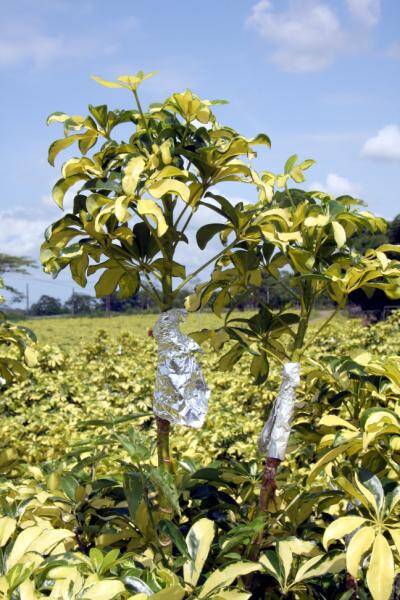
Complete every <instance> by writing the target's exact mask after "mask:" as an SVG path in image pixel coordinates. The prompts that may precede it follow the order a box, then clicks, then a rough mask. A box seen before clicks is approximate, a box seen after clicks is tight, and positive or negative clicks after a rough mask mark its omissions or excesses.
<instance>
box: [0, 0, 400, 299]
mask: <svg viewBox="0 0 400 600" xmlns="http://www.w3.org/2000/svg"><path fill="white" fill-rule="evenodd" d="M1 7H2V19H1V22H0V76H1V82H2V85H1V87H2V95H1V105H2V111H1V114H2V118H1V120H0V127H1V139H2V145H1V166H2V168H1V173H2V184H3V193H2V195H1V197H0V213H1V214H0V217H1V221H0V252H8V253H12V254H19V255H27V256H31V257H34V258H36V257H37V253H38V247H39V245H40V241H41V239H42V232H43V230H44V229H45V227H46V226H47V225H48V224H49V223H50V222H51V221H52V220H54V219H55V218H57V217H58V214H59V210H58V209H57V208H56V207H54V206H53V204H52V200H51V197H50V191H51V187H52V185H53V184H54V182H55V181H56V179H57V174H58V169H59V166H60V161H58V163H57V168H56V169H54V168H52V167H50V166H49V165H48V163H47V158H46V157H47V147H48V145H49V144H50V142H51V141H52V140H53V139H54V138H56V137H58V136H59V135H60V134H61V132H60V131H58V130H57V128H56V127H54V126H53V127H47V126H46V125H45V119H46V117H47V115H48V114H49V113H51V112H53V111H56V110H60V111H65V112H67V113H69V114H81V113H84V112H85V110H86V107H87V104H89V103H92V104H96V103H98V104H100V103H107V104H108V105H109V106H111V107H114V106H115V107H117V106H120V107H121V106H123V105H124V103H125V102H126V103H128V102H130V97H129V96H127V95H125V93H124V92H123V91H120V90H108V89H105V88H102V87H100V86H98V85H97V84H96V83H94V82H93V81H92V80H91V79H90V75H91V74H98V75H101V76H103V77H105V78H114V77H116V76H118V75H121V74H128V73H134V72H136V71H137V70H139V69H143V70H145V71H148V70H158V72H159V74H158V76H157V77H155V78H154V79H152V80H149V81H148V82H146V84H145V85H144V86H143V92H142V97H143V102H144V103H146V102H154V101H159V100H162V99H164V98H165V97H166V96H168V95H169V94H170V93H171V92H173V91H181V90H183V89H185V88H186V87H190V88H191V89H193V90H194V91H195V92H196V93H198V94H199V95H200V96H203V97H206V98H226V99H228V100H229V101H230V104H229V105H227V106H224V107H221V108H220V109H219V117H220V120H221V121H223V122H224V123H226V124H231V125H232V126H233V127H235V128H236V129H238V130H240V131H241V132H243V133H244V134H245V135H249V136H250V135H253V134H255V133H257V132H259V131H265V132H266V133H268V134H269V135H270V137H271V138H272V149H271V150H268V151H262V153H261V155H260V156H259V159H258V165H259V166H260V167H262V168H267V169H270V170H276V171H279V170H281V168H282V165H283V163H284V161H285V160H286V158H287V157H288V156H289V155H291V154H293V153H297V154H298V155H299V156H300V157H301V158H315V159H316V160H317V165H316V166H315V167H314V168H313V169H312V170H311V171H308V177H309V180H308V182H307V185H308V186H311V187H313V188H315V187H317V186H318V187H320V188H321V189H324V190H326V191H327V192H329V193H331V194H333V195H340V194H343V193H351V194H354V195H357V196H359V197H362V198H363V199H365V200H366V202H367V203H368V205H369V207H370V208H371V209H372V210H374V211H376V212H378V213H379V214H381V215H383V216H385V217H388V218H391V217H393V216H394V215H396V214H397V213H399V212H400V196H399V192H398V174H399V167H400V115H399V108H400V103H399V92H400V77H399V75H400V2H399V0H261V1H259V2H255V1H254V0H218V1H215V0H202V2H194V1H193V0H186V1H185V2H183V1H180V0H170V1H169V2H164V1H161V0H152V1H149V0H118V2H114V3H110V2H108V1H105V0H80V1H78V0H40V2H38V1H35V0H2V2H1ZM229 193H230V194H232V195H233V196H236V197H243V194H245V193H246V191H245V190H244V189H243V186H242V187H241V188H240V189H237V190H234V189H231V190H229ZM198 220H201V217H200V216H199V219H198ZM196 260H197V259H193V261H194V264H195V263H196ZM25 282H26V280H25V279H22V278H18V277H16V278H14V279H13V283H14V284H15V285H16V286H17V287H20V288H21V289H23V288H24V287H25ZM29 284H30V292H31V299H33V300H35V299H36V298H37V297H38V295H40V294H41V293H50V294H52V295H55V296H59V297H62V298H65V297H66V296H67V295H69V294H70V292H71V289H72V286H73V284H72V283H71V280H70V279H69V277H68V275H67V274H65V275H64V274H63V275H62V277H61V278H60V280H59V281H56V282H52V281H51V280H49V279H48V278H47V276H46V275H44V274H42V273H41V271H40V269H37V270H36V271H35V273H34V275H33V277H32V278H30V279H29ZM75 287H76V286H75ZM90 289H91V288H90Z"/></svg>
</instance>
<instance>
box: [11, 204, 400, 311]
mask: <svg viewBox="0 0 400 600" xmlns="http://www.w3.org/2000/svg"><path fill="white" fill-rule="evenodd" d="M386 243H390V244H399V243H400V214H399V215H397V216H396V217H395V218H394V219H393V220H392V221H389V224H388V229H387V231H386V232H385V233H378V234H372V233H370V232H367V231H365V232H363V233H362V234H361V235H359V236H357V237H356V239H355V240H354V242H353V245H354V248H355V249H356V250H357V251H360V252H365V250H367V249H375V248H377V247H378V246H380V245H382V244H386ZM35 266H36V265H35V263H34V261H33V260H31V259H29V258H26V257H18V256H12V255H9V254H4V253H0V276H1V275H5V276H7V274H12V273H19V274H22V275H28V274H29V271H28V269H32V268H34V267H35ZM289 280H290V275H289V273H288V274H286V275H283V276H281V277H280V279H279V280H276V279H274V278H273V277H271V276H266V277H264V279H263V281H262V284H261V286H259V287H258V288H257V289H253V290H252V293H251V294H247V295H245V296H243V297H242V298H239V299H238V302H237V306H236V308H237V309H239V310H245V309H251V308H256V307H257V306H258V305H259V304H262V303H268V304H269V305H270V306H272V307H273V308H277V309H279V308H282V307H283V306H285V305H290V304H293V298H292V296H291V294H290V291H289V290H288V284H289ZM5 289H6V290H7V291H8V292H9V293H10V294H11V297H12V300H13V301H14V302H17V303H18V302H19V303H20V302H22V301H23V300H24V298H25V295H24V294H23V293H22V292H20V291H19V290H17V289H15V288H14V287H13V286H10V285H7V284H6V285H5ZM186 295H187V291H186V292H182V294H180V295H179V296H178V298H177V299H176V301H175V304H176V306H183V303H184V299H185V297H186ZM399 305H400V302H399V301H398V300H389V299H388V298H387V297H386V296H385V294H384V293H383V292H382V291H380V290H375V292H374V293H373V294H372V295H371V296H369V297H368V296H366V295H365V294H364V292H362V291H361V290H358V291H356V292H354V293H352V294H351V296H350V310H352V311H353V312H355V313H357V312H361V313H363V312H372V313H374V314H375V317H376V318H380V317H381V316H382V314H383V313H384V310H385V307H386V308H387V307H388V306H389V307H391V306H392V307H395V306H399ZM326 307H327V306H326V300H324V301H322V302H321V303H320V306H319V308H326ZM15 312H17V313H19V314H21V313H25V314H29V315H32V316H54V315H64V314H65V315H83V314H99V315H101V314H103V313H107V312H113V313H136V312H156V306H155V303H154V301H153V300H152V298H151V297H150V296H149V295H148V294H146V292H144V291H142V290H141V291H139V292H138V293H137V294H136V295H135V296H133V297H132V298H128V299H120V298H119V297H118V295H117V294H111V295H109V296H106V297H103V298H100V299H97V298H95V297H93V296H91V295H90V294H83V293H77V292H74V293H72V294H71V296H70V297H69V298H68V299H67V300H65V301H64V302H63V301H61V300H60V299H59V298H56V297H54V296H51V295H48V294H43V295H41V296H40V298H39V299H38V300H37V301H36V302H35V303H33V304H32V305H31V306H30V308H29V311H27V310H26V309H25V310H22V309H17V310H16V311H15Z"/></svg>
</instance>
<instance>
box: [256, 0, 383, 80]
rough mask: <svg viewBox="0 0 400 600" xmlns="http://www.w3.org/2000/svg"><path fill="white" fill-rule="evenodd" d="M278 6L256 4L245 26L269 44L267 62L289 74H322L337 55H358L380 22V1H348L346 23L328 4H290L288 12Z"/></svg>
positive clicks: (265, 1) (266, 1)
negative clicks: (373, 28) (370, 31)
mask: <svg viewBox="0 0 400 600" xmlns="http://www.w3.org/2000/svg"><path fill="white" fill-rule="evenodd" d="M280 6H281V4H280V3H279V2H278V1H277V0H275V1H274V0H259V2H257V4H255V5H254V6H253V8H252V11H251V14H250V16H249V17H248V19H247V25H248V26H250V27H252V28H253V29H255V30H256V31H257V32H258V33H259V34H260V36H261V37H263V38H264V39H265V40H266V42H267V43H268V44H269V46H270V48H269V59H270V61H271V62H273V63H275V64H276V65H277V66H278V67H280V68H281V69H283V70H284V71H288V72H292V73H307V72H315V71H321V70H323V69H326V68H327V67H329V66H330V65H332V64H333V63H334V61H335V60H336V59H337V58H338V57H339V56H340V55H345V54H348V53H349V52H350V53H351V52H356V51H360V49H362V48H364V47H365V45H366V43H367V42H368V38H369V30H370V29H371V28H372V27H373V26H375V25H376V24H377V23H378V21H379V18H380V0H347V8H348V14H350V15H351V17H352V20H350V22H349V23H348V22H347V21H349V19H347V20H346V21H345V22H344V23H343V22H342V21H341V20H340V18H339V16H338V13H337V12H336V10H335V3H334V2H328V1H327V0H289V4H288V7H287V8H283V9H282V8H279V7H280ZM348 14H347V16H348Z"/></svg>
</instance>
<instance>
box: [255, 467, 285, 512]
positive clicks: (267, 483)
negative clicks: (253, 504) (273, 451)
mask: <svg viewBox="0 0 400 600" xmlns="http://www.w3.org/2000/svg"><path fill="white" fill-rule="evenodd" d="M280 462H281V461H280V460H279V458H270V457H268V458H267V459H266V461H265V464H264V471H263V475H262V483H261V490H260V500H259V508H260V511H261V512H267V511H268V505H269V503H270V502H271V501H272V502H274V503H275V492H276V471H277V469H278V466H279V464H280Z"/></svg>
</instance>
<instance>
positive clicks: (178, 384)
mask: <svg viewBox="0 0 400 600" xmlns="http://www.w3.org/2000/svg"><path fill="white" fill-rule="evenodd" d="M186 316H187V312H186V310H184V309H181V308H173V309H171V310H168V311H166V312H164V313H162V314H161V315H160V317H159V319H158V321H157V322H156V324H155V325H154V327H153V336H154V338H155V339H156V340H157V344H158V364H157V373H156V381H155V387H154V402H153V412H154V414H155V415H156V416H157V417H160V418H161V419H165V420H167V421H169V422H170V423H173V424H174V425H187V426H188V427H194V428H199V427H201V426H202V425H203V423H204V419H205V417H206V414H207V408H208V399H209V396H210V391H209V389H208V387H207V384H206V382H205V379H204V376H203V373H202V371H201V366H200V365H199V363H198V362H197V360H196V358H195V356H194V353H195V352H199V351H201V348H200V346H199V345H198V344H197V343H196V342H195V341H194V340H193V339H192V338H190V337H189V336H187V335H184V334H183V333H182V332H181V331H180V329H179V324H180V323H181V322H182V321H184V320H185V319H186Z"/></svg>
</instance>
